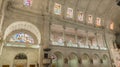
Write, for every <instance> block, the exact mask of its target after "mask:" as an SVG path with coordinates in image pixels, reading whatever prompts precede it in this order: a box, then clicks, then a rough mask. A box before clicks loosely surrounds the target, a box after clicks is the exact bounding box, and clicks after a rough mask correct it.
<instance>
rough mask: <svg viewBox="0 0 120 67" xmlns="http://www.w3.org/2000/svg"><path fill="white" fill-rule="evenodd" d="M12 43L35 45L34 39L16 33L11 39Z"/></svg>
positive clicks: (24, 34)
mask: <svg viewBox="0 0 120 67" xmlns="http://www.w3.org/2000/svg"><path fill="white" fill-rule="evenodd" d="M10 42H19V43H27V44H34V39H33V38H32V37H31V36H30V35H28V34H26V33H16V34H14V35H13V36H12V37H11V38H10Z"/></svg>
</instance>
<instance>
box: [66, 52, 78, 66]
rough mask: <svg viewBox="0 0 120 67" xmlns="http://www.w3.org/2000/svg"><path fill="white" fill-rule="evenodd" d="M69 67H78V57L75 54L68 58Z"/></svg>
mask: <svg viewBox="0 0 120 67" xmlns="http://www.w3.org/2000/svg"><path fill="white" fill-rule="evenodd" d="M68 64H69V67H78V57H77V56H76V55H75V54H71V55H70V56H69V61H68Z"/></svg>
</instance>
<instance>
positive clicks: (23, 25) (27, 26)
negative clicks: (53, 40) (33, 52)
mask: <svg viewBox="0 0 120 67" xmlns="http://www.w3.org/2000/svg"><path fill="white" fill-rule="evenodd" d="M20 29H24V30H28V31H30V32H31V33H33V34H34V35H35V36H36V37H37V40H38V44H40V42H41V34H40V31H39V29H38V28H37V27H36V26H35V25H33V24H31V23H30V22H26V21H16V22H14V23H12V24H10V25H9V26H8V27H7V28H6V30H5V33H4V37H3V40H5V39H6V38H7V36H8V35H9V34H10V33H11V32H12V31H15V30H20Z"/></svg>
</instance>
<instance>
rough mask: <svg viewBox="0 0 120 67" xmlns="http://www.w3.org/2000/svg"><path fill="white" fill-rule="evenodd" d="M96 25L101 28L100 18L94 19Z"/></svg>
mask: <svg viewBox="0 0 120 67" xmlns="http://www.w3.org/2000/svg"><path fill="white" fill-rule="evenodd" d="M96 25H97V26H101V18H99V17H97V18H96Z"/></svg>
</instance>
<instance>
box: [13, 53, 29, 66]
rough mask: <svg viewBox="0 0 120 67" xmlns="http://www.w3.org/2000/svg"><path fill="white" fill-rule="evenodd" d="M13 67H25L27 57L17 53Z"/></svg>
mask: <svg viewBox="0 0 120 67" xmlns="http://www.w3.org/2000/svg"><path fill="white" fill-rule="evenodd" d="M14 67H27V56H26V54H24V53H19V54H17V55H16V56H15V58H14Z"/></svg>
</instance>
